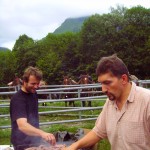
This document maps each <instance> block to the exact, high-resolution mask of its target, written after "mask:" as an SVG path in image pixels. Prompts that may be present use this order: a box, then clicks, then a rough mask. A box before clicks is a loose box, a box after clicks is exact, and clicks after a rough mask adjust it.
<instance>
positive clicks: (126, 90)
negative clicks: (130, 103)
mask: <svg viewBox="0 0 150 150" xmlns="http://www.w3.org/2000/svg"><path fill="white" fill-rule="evenodd" d="M131 87H132V84H131V83H130V82H129V83H127V85H125V87H124V89H123V92H122V95H121V96H120V98H119V99H118V100H116V104H117V106H118V109H119V110H121V109H122V107H123V106H124V104H125V103H126V101H127V98H128V96H129V94H130V91H131Z"/></svg>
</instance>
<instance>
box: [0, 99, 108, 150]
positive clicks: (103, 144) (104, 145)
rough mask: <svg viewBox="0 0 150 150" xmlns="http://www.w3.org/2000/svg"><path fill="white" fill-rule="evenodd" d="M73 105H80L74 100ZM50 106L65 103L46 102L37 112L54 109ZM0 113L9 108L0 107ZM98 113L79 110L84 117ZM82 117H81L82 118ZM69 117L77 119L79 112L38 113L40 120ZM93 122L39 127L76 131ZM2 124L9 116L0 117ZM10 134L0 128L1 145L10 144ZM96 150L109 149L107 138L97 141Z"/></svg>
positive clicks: (47, 130)
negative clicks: (45, 105)
mask: <svg viewBox="0 0 150 150" xmlns="http://www.w3.org/2000/svg"><path fill="white" fill-rule="evenodd" d="M104 102H105V99H104V100H103V101H93V102H92V106H93V107H97V106H103V105H104ZM41 105H42V104H40V106H41ZM75 105H76V107H79V106H81V104H80V102H79V101H77V102H75ZM51 106H54V107H56V106H59V107H64V106H65V103H64V102H54V103H47V107H45V108H39V112H41V111H52V110H56V108H48V107H51ZM57 110H58V109H57ZM0 113H1V114H9V108H1V111H0ZM99 113H100V110H88V111H82V112H81V114H82V115H84V117H85V116H88V115H95V116H98V115H99ZM84 117H82V118H84ZM86 118H87V117H86ZM69 119H79V112H68V113H58V114H46V115H40V122H51V121H59V120H69ZM94 124H95V120H93V121H84V122H73V123H63V124H52V125H44V126H41V129H42V130H44V131H46V132H51V133H54V132H57V131H68V132H72V133H76V132H77V130H78V129H79V128H86V129H92V128H93V127H94ZM3 125H10V119H9V117H5V118H1V119H0V126H3ZM10 135H11V130H10V129H0V139H1V140H0V144H1V145H5V144H7V145H9V144H10ZM98 150H110V144H109V142H108V141H107V140H102V141H100V142H99V143H98Z"/></svg>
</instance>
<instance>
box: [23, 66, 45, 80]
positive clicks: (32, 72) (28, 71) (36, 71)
mask: <svg viewBox="0 0 150 150" xmlns="http://www.w3.org/2000/svg"><path fill="white" fill-rule="evenodd" d="M30 75H33V76H35V77H36V78H37V80H39V81H40V80H42V76H43V74H42V71H41V70H39V69H38V68H36V67H31V66H30V67H28V68H27V69H26V70H25V72H24V75H23V81H25V82H28V81H29V77H30Z"/></svg>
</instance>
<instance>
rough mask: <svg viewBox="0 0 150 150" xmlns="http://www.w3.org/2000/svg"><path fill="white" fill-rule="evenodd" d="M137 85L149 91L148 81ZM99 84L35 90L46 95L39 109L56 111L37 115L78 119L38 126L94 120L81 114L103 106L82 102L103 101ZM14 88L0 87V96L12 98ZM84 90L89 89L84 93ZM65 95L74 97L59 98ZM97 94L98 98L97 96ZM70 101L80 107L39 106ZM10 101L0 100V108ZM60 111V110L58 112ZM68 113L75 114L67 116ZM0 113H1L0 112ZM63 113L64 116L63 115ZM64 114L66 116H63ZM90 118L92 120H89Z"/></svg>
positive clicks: (4, 115)
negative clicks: (84, 104)
mask: <svg viewBox="0 0 150 150" xmlns="http://www.w3.org/2000/svg"><path fill="white" fill-rule="evenodd" d="M138 85H139V86H142V87H146V88H148V89H149V87H150V80H139V81H138ZM101 88H102V86H101V84H99V83H96V84H86V85H85V84H83V85H65V86H64V85H46V86H42V87H41V88H40V89H39V90H37V93H38V95H47V96H48V97H47V98H46V99H42V98H39V101H38V102H39V108H51V109H52V108H55V109H56V110H52V111H42V112H39V115H47V114H57V115H74V116H75V115H76V116H78V117H79V119H72V120H60V121H50V122H41V123H40V126H44V125H51V124H61V123H69V122H80V121H88V120H96V119H97V116H96V117H95V115H86V116H85V115H84V117H86V118H82V117H83V115H82V113H81V112H83V111H88V110H89V111H91V110H101V109H102V108H103V106H97V107H83V106H82V102H83V101H105V100H106V95H102V91H101ZM8 89H9V90H10V89H11V90H13V91H5V90H8ZM16 89H17V88H16V87H0V90H3V91H2V92H0V96H12V95H13V94H15V93H16V92H17V90H16ZM86 89H90V90H88V91H85V90H86ZM65 94H74V95H76V97H73V98H68V99H66V98H61V95H65ZM82 94H92V96H86V97H81V95H82ZM97 94H98V96H97ZM53 95H58V96H60V97H58V98H53V99H52V96H53ZM71 101H74V102H76V101H79V102H80V103H81V106H78V107H63V106H62V107H60V106H59V107H58V106H40V104H41V103H42V104H43V103H57V102H71ZM9 105H10V99H8V98H7V99H6V100H5V99H2V100H0V108H9ZM60 109H61V110H60ZM68 112H77V114H68ZM0 113H1V112H0ZM63 113H64V114H63ZM65 113H66V114H65ZM91 117H92V118H91ZM0 118H8V119H10V115H9V114H0ZM5 128H11V126H10V125H3V126H0V129H5Z"/></svg>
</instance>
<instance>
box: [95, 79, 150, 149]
mask: <svg viewBox="0 0 150 150" xmlns="http://www.w3.org/2000/svg"><path fill="white" fill-rule="evenodd" d="M93 131H94V132H95V133H96V134H97V135H98V136H99V137H101V138H108V140H109V142H110V144H111V149H112V150H150V90H148V89H145V88H142V87H138V86H136V85H135V83H133V82H132V87H131V91H130V94H129V96H128V99H127V101H126V103H125V104H124V106H123V108H122V109H121V111H120V110H119V109H118V107H117V105H116V102H114V101H110V100H107V101H106V103H105V105H104V108H103V110H102V112H101V113H100V115H99V117H98V119H97V121H96V123H95V127H94V128H93Z"/></svg>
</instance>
